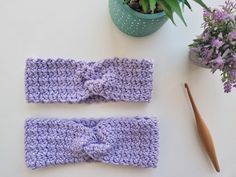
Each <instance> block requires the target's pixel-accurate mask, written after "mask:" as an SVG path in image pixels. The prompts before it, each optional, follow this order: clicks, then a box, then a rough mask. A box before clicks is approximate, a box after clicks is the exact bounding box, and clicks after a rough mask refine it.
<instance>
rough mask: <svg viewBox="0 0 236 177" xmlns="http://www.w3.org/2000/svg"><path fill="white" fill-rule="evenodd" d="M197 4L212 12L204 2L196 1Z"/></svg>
mask: <svg viewBox="0 0 236 177" xmlns="http://www.w3.org/2000/svg"><path fill="white" fill-rule="evenodd" d="M194 1H195V2H196V3H198V4H199V5H201V6H202V7H203V8H205V9H207V10H209V11H210V9H209V8H208V7H207V6H206V4H205V3H204V2H203V1H202V0H194Z"/></svg>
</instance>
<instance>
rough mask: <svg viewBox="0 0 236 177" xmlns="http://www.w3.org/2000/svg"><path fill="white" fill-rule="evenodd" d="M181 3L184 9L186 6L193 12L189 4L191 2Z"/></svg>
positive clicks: (183, 1) (184, 0)
mask: <svg viewBox="0 0 236 177" xmlns="http://www.w3.org/2000/svg"><path fill="white" fill-rule="evenodd" d="M181 2H182V5H183V7H182V9H183V8H184V5H186V6H187V7H188V8H189V9H190V10H192V8H191V5H190V4H189V2H188V1H187V0H181Z"/></svg>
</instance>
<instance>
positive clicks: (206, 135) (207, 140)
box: [184, 83, 220, 172]
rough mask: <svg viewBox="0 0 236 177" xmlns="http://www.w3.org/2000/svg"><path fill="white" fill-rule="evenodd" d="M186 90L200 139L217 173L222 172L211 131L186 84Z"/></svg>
mask: <svg viewBox="0 0 236 177" xmlns="http://www.w3.org/2000/svg"><path fill="white" fill-rule="evenodd" d="M184 86H185V88H186V89H187V93H188V96H189V99H190V102H191V105H192V108H193V112H194V115H195V119H196V123H197V128H198V133H199V135H200V138H201V140H202V142H203V145H204V147H205V148H206V151H207V153H208V155H209V157H210V159H211V162H212V164H213V166H214V168H215V170H216V171H217V172H220V166H219V163H218V160H217V156H216V152H215V147H214V143H213V140H212V137H211V134H210V131H209V130H208V128H207V125H206V123H205V122H204V120H203V119H202V117H201V115H200V113H199V111H198V108H197V106H196V104H195V102H194V100H193V97H192V94H191V92H190V89H189V86H188V84H187V83H185V84H184Z"/></svg>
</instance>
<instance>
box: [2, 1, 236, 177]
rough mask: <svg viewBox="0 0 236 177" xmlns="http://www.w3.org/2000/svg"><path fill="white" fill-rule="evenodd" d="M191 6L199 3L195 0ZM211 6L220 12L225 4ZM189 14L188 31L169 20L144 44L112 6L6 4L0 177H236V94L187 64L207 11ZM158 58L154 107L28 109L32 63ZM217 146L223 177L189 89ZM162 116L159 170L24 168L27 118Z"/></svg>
mask: <svg viewBox="0 0 236 177" xmlns="http://www.w3.org/2000/svg"><path fill="white" fill-rule="evenodd" d="M191 3H192V1H191ZM206 3H207V4H208V5H210V6H212V7H216V6H218V5H220V4H222V3H223V0H216V1H211V0H207V1H206ZM192 4H193V9H194V10H193V12H192V13H191V12H190V11H188V10H187V8H186V12H185V18H186V21H187V23H188V27H185V26H184V25H183V24H182V23H181V22H180V20H179V19H178V18H176V21H177V26H174V25H172V23H171V22H170V21H168V22H167V23H166V24H165V25H164V26H163V27H162V28H161V29H160V30H159V31H158V32H156V33H155V34H153V35H150V36H148V37H144V38H134V37H129V36H127V35H125V34H123V33H122V32H120V31H119V30H118V29H117V28H116V27H115V26H114V25H113V23H112V21H111V19H110V16H109V13H108V1H107V0H99V1H88V0H87V1H82V0H68V1H60V0H50V1H49V0H40V1H34V0H21V1H18V0H8V1H4V0H0V60H1V64H0V81H1V82H0V83H1V84H0V120H1V122H0V176H1V177H18V176H22V177H23V176H24V177H42V176H45V177H53V176H55V177H68V176H70V177H77V176H88V177H95V176H96V177H111V176H112V177H118V176H119V177H134V176H135V177H158V176H160V177H190V176H191V177H200V176H202V177H208V176H224V177H234V176H236V152H235V151H236V128H235V127H236V109H235V102H234V101H236V100H235V99H236V89H235V90H234V91H233V92H232V93H230V94H225V93H223V86H222V84H221V81H220V77H219V76H220V75H219V74H220V73H217V74H215V75H212V74H211V73H210V72H209V71H208V70H206V69H202V68H200V67H197V66H195V65H193V64H191V63H190V62H189V61H188V44H190V43H191V41H192V39H193V38H194V37H195V36H196V35H198V34H200V33H201V31H202V29H201V28H200V26H201V23H202V9H201V8H200V7H199V6H198V5H196V4H195V3H192ZM114 56H118V57H130V58H148V59H153V60H154V63H155V78H154V83H155V84H154V92H153V99H152V102H151V103H150V104H128V103H104V104H103V103H102V104H92V105H84V104H83V105H77V104H74V105H68V104H47V105H43V104H27V103H26V101H25V95H24V67H25V59H26V58H28V57H34V58H49V57H51V58H58V57H61V58H74V59H78V58H82V59H87V60H98V59H102V58H108V57H114ZM185 81H187V82H188V83H189V85H190V87H191V90H192V93H193V95H194V97H195V101H196V103H197V104H198V107H199V109H200V111H201V113H202V116H203V117H204V119H205V121H206V122H207V124H208V126H209V129H210V130H211V133H212V136H213V138H214V141H215V145H216V150H217V154H218V159H219V162H220V166H221V173H220V174H216V173H215V171H214V169H213V168H212V165H211V164H210V163H209V159H208V158H207V157H206V154H205V151H204V149H203V147H202V146H201V144H200V142H199V138H198V135H197V131H196V126H195V121H194V117H193V113H192V109H191V107H190V103H189V100H188V98H187V95H186V92H185V89H184V87H183V83H184V82H185ZM135 115H139V116H142V115H147V116H157V117H158V119H159V120H160V128H161V130H160V133H161V139H160V145H161V151H160V161H159V165H158V167H157V168H155V169H140V168H132V167H123V166H114V165H107V164H102V163H82V164H72V165H64V166H60V167H52V168H45V169H40V170H30V169H28V168H26V166H25V163H24V144H23V140H24V129H23V125H24V120H25V119H26V118H27V117H30V116H42V117H61V118H71V117H96V118H98V117H108V116H118V117H119V116H135Z"/></svg>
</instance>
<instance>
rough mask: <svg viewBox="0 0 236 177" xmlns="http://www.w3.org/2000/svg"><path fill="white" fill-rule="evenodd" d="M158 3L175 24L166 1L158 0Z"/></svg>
mask: <svg viewBox="0 0 236 177" xmlns="http://www.w3.org/2000/svg"><path fill="white" fill-rule="evenodd" d="M158 3H159V5H160V6H161V8H162V9H163V10H164V12H165V14H166V15H167V17H169V18H170V20H171V21H172V23H173V24H174V25H175V22H174V18H173V11H172V9H171V7H170V6H169V5H168V4H167V3H166V1H165V0H158Z"/></svg>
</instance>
